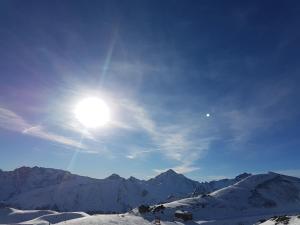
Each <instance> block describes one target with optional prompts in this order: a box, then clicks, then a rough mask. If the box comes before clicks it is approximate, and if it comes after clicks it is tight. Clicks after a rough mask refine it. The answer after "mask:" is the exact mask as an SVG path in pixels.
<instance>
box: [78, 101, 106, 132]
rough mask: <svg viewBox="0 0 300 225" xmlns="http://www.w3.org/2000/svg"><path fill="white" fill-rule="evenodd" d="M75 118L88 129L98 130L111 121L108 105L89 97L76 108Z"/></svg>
mask: <svg viewBox="0 0 300 225" xmlns="http://www.w3.org/2000/svg"><path fill="white" fill-rule="evenodd" d="M74 113H75V117H76V119H78V121H79V122H80V123H81V124H82V125H83V126H85V127H87V128H96V127H100V126H103V125H105V124H107V123H108V122H109V121H110V110H109V107H108V105H107V104H106V103H105V102H104V101H103V100H102V99H100V98H96V97H89V98H85V99H83V100H81V101H80V102H79V103H78V104H77V105H76V107H75V110H74Z"/></svg>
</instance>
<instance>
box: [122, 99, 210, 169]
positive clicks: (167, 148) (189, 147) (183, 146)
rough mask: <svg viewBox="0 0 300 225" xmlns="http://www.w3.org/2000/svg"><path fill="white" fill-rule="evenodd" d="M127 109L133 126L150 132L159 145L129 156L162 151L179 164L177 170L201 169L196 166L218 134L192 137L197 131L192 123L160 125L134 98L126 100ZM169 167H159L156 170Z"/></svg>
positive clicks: (154, 141) (151, 137) (124, 108)
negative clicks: (196, 162)
mask: <svg viewBox="0 0 300 225" xmlns="http://www.w3.org/2000/svg"><path fill="white" fill-rule="evenodd" d="M121 105H122V107H123V110H125V111H127V112H129V113H128V114H129V115H131V116H130V119H131V121H130V123H131V127H133V128H134V129H136V130H139V131H140V132H144V133H146V134H147V135H148V136H149V137H150V139H151V141H152V144H153V145H154V146H155V148H154V149H153V148H151V147H149V149H147V148H146V149H145V148H142V149H140V150H134V151H130V152H129V153H128V154H127V155H126V157H127V158H129V159H136V158H138V157H142V156H144V155H146V154H151V153H153V152H158V153H160V154H163V155H164V156H165V157H166V158H168V159H169V160H171V161H173V162H175V163H176V164H178V165H177V166H175V167H174V168H173V169H174V170H176V171H177V172H180V173H188V172H192V171H195V170H198V169H199V167H197V166H194V163H195V161H197V160H198V159H199V158H201V156H202V155H203V153H204V152H205V151H206V150H208V148H209V146H210V144H211V142H212V141H213V140H214V139H215V137H209V138H208V137H202V138H201V137H199V138H192V137H191V136H192V134H193V133H195V132H197V128H195V127H193V126H190V123H187V124H185V123H177V124H173V123H172V124H171V125H170V124H169V125H168V124H164V125H162V124H160V123H159V121H157V120H154V119H153V118H152V117H151V115H150V113H149V111H148V110H146V109H145V108H144V107H142V106H141V105H138V104H137V103H135V102H133V101H128V100H126V101H124V102H122V104H121ZM164 170H165V169H155V170H154V171H155V172H158V171H164Z"/></svg>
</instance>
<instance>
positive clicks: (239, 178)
mask: <svg viewBox="0 0 300 225" xmlns="http://www.w3.org/2000/svg"><path fill="white" fill-rule="evenodd" d="M251 175H252V174H251V173H241V174H239V175H237V176H236V177H235V178H234V179H235V180H237V181H240V180H243V179H245V178H247V177H249V176H251Z"/></svg>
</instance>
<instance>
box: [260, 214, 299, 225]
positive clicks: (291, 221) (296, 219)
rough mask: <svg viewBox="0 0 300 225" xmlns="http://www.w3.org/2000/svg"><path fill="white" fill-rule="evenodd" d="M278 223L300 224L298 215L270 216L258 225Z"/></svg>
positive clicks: (277, 224) (276, 224) (285, 224)
mask: <svg viewBox="0 0 300 225" xmlns="http://www.w3.org/2000/svg"><path fill="white" fill-rule="evenodd" d="M280 224H284V225H300V215H298V216H281V217H275V218H271V219H269V220H267V221H265V222H263V223H260V225H280Z"/></svg>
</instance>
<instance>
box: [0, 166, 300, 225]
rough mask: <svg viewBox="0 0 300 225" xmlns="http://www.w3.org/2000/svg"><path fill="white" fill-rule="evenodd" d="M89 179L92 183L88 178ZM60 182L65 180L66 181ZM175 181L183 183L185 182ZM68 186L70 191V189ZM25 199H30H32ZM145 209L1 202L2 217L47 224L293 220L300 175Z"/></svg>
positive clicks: (256, 179) (251, 180)
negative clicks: (60, 208) (91, 211)
mask: <svg viewBox="0 0 300 225" xmlns="http://www.w3.org/2000/svg"><path fill="white" fill-rule="evenodd" d="M74 176H75V177H77V176H76V175H74ZM173 176H175V177H177V175H176V174H175V173H174V172H173V171H168V172H167V173H164V174H162V175H159V176H158V177H156V178H157V179H155V178H153V179H150V180H149V181H140V180H137V179H135V178H129V179H127V180H126V179H124V178H121V177H119V176H118V175H112V176H109V177H108V178H106V179H103V180H110V181H111V183H110V182H108V183H109V184H110V185H111V186H110V187H112V186H115V185H116V183H120V182H121V181H124V180H125V181H130V180H131V182H132V181H134V183H139V184H142V186H143V187H145V186H147V185H149V186H151V185H154V186H155V185H163V183H167V184H169V179H170V181H172V182H173V181H174V178H172V177H173ZM165 177H168V178H165ZM179 177H181V178H180V179H183V180H182V182H183V181H186V180H185V179H187V178H185V177H182V176H179ZM75 179H79V178H75ZM82 179H90V178H82ZM95 181H96V183H97V182H98V181H99V180H96V179H95ZM88 185H91V184H90V183H89V182H88ZM61 186H64V184H63V185H61ZM83 186H84V185H83ZM175 186H176V184H175ZM179 186H180V188H184V186H183V187H182V186H181V185H179ZM169 187H170V186H169ZM106 188H107V187H106ZM42 189H43V188H42ZM67 190H68V191H70V189H67ZM80 191H81V190H80ZM113 192H114V190H113ZM25 193H27V191H26V192H25ZM63 193H64V194H65V196H61V197H62V198H69V197H68V195H67V193H66V192H65V190H63ZM30 197H33V196H30ZM27 200H29V201H31V199H27ZM106 203H107V202H106ZM148 209H149V210H148V212H147V210H146V211H145V212H143V213H142V212H141V211H140V210H139V209H138V208H135V209H133V210H132V211H130V212H128V213H125V214H114V215H95V216H89V215H87V214H85V213H82V212H75V213H74V212H69V213H58V212H55V211H50V210H25V211H22V210H16V209H13V208H2V209H1V208H0V223H7V222H21V223H22V224H39V225H41V224H45V225H46V224H48V223H49V222H51V223H58V224H65V225H85V224H89V225H96V224H107V225H113V224H120V225H121V224H123V225H150V224H153V222H154V220H155V218H158V217H159V218H160V220H161V223H160V224H162V225H178V224H181V225H184V224H186V225H187V224H195V225H196V224H201V225H241V224H243V225H257V224H263V225H265V224H266V225H272V224H274V225H275V224H276V225H277V224H291V225H296V224H300V223H299V218H300V217H299V216H297V215H300V179H299V178H295V177H290V176H285V175H281V174H276V173H268V174H259V175H251V176H246V177H245V178H244V179H242V180H240V181H239V182H237V183H235V184H233V185H231V186H228V187H225V188H223V189H220V190H217V191H215V192H212V193H210V194H203V195H201V196H197V197H190V198H184V199H181V200H177V201H173V202H169V203H164V204H163V205H161V204H157V205H153V206H151V207H149V208H148ZM178 215H179V216H178ZM180 215H181V216H180ZM183 215H185V216H187V218H189V219H192V221H184V220H183V219H182V218H184V217H182V216H183ZM284 215H289V216H284ZM292 215H296V216H292Z"/></svg>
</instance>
